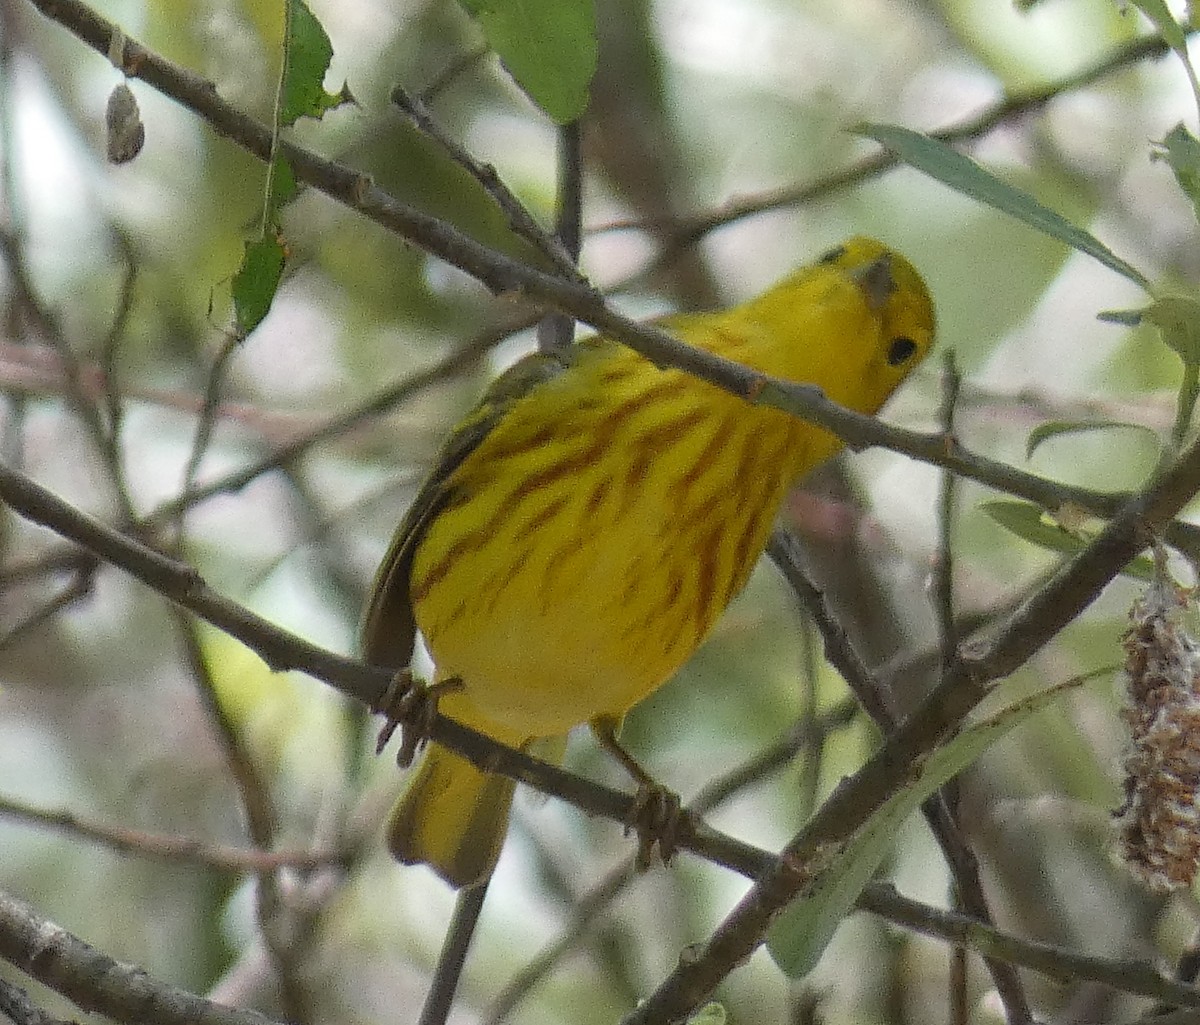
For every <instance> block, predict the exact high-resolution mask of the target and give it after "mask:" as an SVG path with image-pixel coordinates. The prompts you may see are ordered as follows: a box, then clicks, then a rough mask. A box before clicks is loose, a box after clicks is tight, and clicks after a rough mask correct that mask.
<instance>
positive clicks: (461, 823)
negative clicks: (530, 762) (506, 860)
mask: <svg viewBox="0 0 1200 1025" xmlns="http://www.w3.org/2000/svg"><path fill="white" fill-rule="evenodd" d="M513 787H514V784H513V781H512V780H511V779H506V778H505V777H504V776H496V775H493V774H492V773H487V772H480V771H479V770H478V769H477V768H475V766H473V765H472V764H471V763H470V762H468V761H467V760H466V759H465V758H460V757H459V756H458V755H456V754H453V753H452V752H450V751H447V750H446V749H445V748H444V747H440V746H438V745H437V744H430V745H429V749H428V750H427V751H426V752H425V756H424V758H423V759H422V761H421V764H420V766H419V767H418V769H417V774H416V776H415V778H414V779H413V781H412V783H410V784H409V786H408V789H407V790H405V792H404V794H403V795H402V796H401V798H400V801H399V802H398V803H397V805H396V807H395V808H394V809H393V811H392V817H391V820H390V821H389V823H388V847H389V849H390V850H391V852H392V854H393V855H395V857H396V859H397V860H398V861H402V862H404V863H405V864H406V865H413V864H427V865H429V866H430V868H432V869H433V870H434V871H435V872H437V874H438V875H440V876H441V877H442V878H443V879H445V880H446V882H448V883H449V884H450V885H451V886H469V885H471V884H472V883H477V882H480V881H482V880H483V879H484V878H485V877H486V876H488V875H489V874H490V873H491V871H492V869H493V868H495V866H496V859H497V858H499V857H500V848H501V847H502V846H503V844H504V834H505V832H506V831H507V830H508V811H509V807H510V806H511V805H512V797H513Z"/></svg>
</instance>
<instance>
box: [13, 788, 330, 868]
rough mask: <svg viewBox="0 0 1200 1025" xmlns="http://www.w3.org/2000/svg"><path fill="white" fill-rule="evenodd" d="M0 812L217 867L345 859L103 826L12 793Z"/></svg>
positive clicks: (119, 847) (108, 843)
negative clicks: (38, 805) (225, 844)
mask: <svg viewBox="0 0 1200 1025" xmlns="http://www.w3.org/2000/svg"><path fill="white" fill-rule="evenodd" d="M0 818H5V819H12V820H15V821H17V822H25V823H27V824H29V825H31V826H40V827H43V828H49V829H57V830H61V831H63V832H65V833H67V834H69V835H70V836H72V837H74V838H76V839H79V840H84V841H87V842H88V843H96V844H100V845H101V846H104V847H107V848H109V849H110V850H114V851H118V852H119V853H121V854H129V855H134V856H136V857H139V858H154V859H156V860H161V861H167V862H171V863H173V864H185V865H196V866H199V867H202V868H209V869H216V870H218V871H221V872H266V871H273V870H275V869H279V868H295V869H303V870H309V869H317V868H328V867H342V866H344V865H345V862H346V853H345V852H343V851H333V850H324V851H322V850H314V851H261V850H253V849H244V848H237V847H226V846H222V845H220V844H212V843H208V842H206V841H202V840H197V839H195V838H193V837H189V836H163V835H161V834H158V833H146V832H143V831H142V830H138V829H126V828H125V827H123V826H106V825H103V824H102V823H99V822H93V821H91V820H90V819H86V818H83V817H82V816H79V815H76V814H75V813H74V812H70V811H52V810H49V809H46V808H37V807H35V806H33V805H31V804H26V803H25V802H23V801H17V800H15V799H13V798H11V797H0Z"/></svg>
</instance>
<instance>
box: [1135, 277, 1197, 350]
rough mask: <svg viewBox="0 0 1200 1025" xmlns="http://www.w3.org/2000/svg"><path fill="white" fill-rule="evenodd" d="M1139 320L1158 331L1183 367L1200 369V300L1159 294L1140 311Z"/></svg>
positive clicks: (1191, 297) (1195, 297)
mask: <svg viewBox="0 0 1200 1025" xmlns="http://www.w3.org/2000/svg"><path fill="white" fill-rule="evenodd" d="M1142 320H1145V321H1149V322H1150V323H1151V324H1153V325H1154V326H1155V327H1156V328H1158V333H1159V334H1160V335H1161V336H1162V340H1163V342H1165V343H1166V345H1167V346H1168V347H1170V348H1171V349H1174V350H1175V352H1177V353H1178V354H1179V358H1180V359H1181V360H1183V362H1184V365H1185V366H1189V367H1195V366H1200V297H1197V296H1194V295H1160V296H1159V297H1158V298H1156V299H1155V300H1154V302H1152V303H1151V304H1150V305H1149V306H1147V307H1146V308H1145V309H1144V310H1142Z"/></svg>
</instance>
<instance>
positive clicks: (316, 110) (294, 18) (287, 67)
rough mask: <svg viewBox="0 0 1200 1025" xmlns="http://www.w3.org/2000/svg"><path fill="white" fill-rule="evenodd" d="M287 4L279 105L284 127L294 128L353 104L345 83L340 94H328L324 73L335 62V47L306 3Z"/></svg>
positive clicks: (290, 0) (292, 1)
mask: <svg viewBox="0 0 1200 1025" xmlns="http://www.w3.org/2000/svg"><path fill="white" fill-rule="evenodd" d="M287 3H288V14H289V17H288V33H287V42H286V46H285V47H284V61H285V63H284V68H283V92H282V95H281V98H280V105H279V123H280V124H281V125H293V124H295V123H296V121H297V120H298V119H299V118H302V117H315V118H320V117H322V116H323V115H324V113H325V112H326V111H327V110H333V109H334V108H335V107H340V106H342V104H344V103H353V102H354V97H353V96H351V95H350V90H349V88H348V87H347V86H346V85H344V84H343V86H342V88H341V89H340V90H339V91H338V92H337V93H330V92H326V91H325V73H326V72H327V71H328V70H329V62H330V61H331V60H332V59H333V45H332V44H331V43H330V42H329V36H328V35H327V34H326V32H325V29H324V28H322V27H321V23H320V22H319V21H317V19H316V18H315V17H314V16H313V13H312V11H310V10H309V9H308V5H307V4H305V2H304V0H287Z"/></svg>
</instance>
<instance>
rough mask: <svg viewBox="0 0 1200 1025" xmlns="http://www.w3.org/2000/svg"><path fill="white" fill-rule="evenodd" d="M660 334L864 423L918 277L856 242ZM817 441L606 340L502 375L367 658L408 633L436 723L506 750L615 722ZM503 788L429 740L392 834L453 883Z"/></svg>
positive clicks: (432, 486)
mask: <svg viewBox="0 0 1200 1025" xmlns="http://www.w3.org/2000/svg"><path fill="white" fill-rule="evenodd" d="M658 325H659V326H660V327H662V328H663V329H665V330H666V331H668V332H670V333H671V334H673V335H675V336H677V337H679V338H681V339H683V340H684V341H686V342H688V343H689V344H691V345H693V346H696V347H697V348H700V349H707V350H708V351H710V352H713V353H716V354H718V355H721V356H724V357H726V358H728V359H732V360H736V361H738V362H740V363H744V364H746V365H748V366H750V367H754V368H756V369H758V370H761V371H763V372H764V373H766V374H770V375H773V376H777V377H781V378H786V379H788V380H792V381H802V382H809V383H812V384H815V385H817V386H819V387H820V388H821V389H822V390H823V391H824V392H825V394H826V395H827V396H828V397H829V398H831V399H833V400H834V401H835V402H838V403H841V404H842V405H844V406H848V407H850V408H851V409H856V410H859V411H861V412H864V413H874V412H875V411H876V410H878V409H879V407H880V406H881V405H882V404H883V403H884V401H885V400H886V399H887V397H888V396H889V395H890V394H891V393H892V391H893V389H895V387H896V386H897V385H898V384H900V382H901V381H903V380H904V378H905V377H906V376H907V375H908V374H909V372H910V371H911V370H912V369H913V367H915V366H916V365H917V364H918V363H919V362H920V361H921V359H922V358H923V357H924V356H925V354H926V353H927V352H928V350H929V347H930V345H931V344H932V342H933V329H934V316H933V307H932V303H931V301H930V298H929V294H928V292H927V291H926V288H925V284H924V282H923V281H922V280H921V278H920V276H919V275H918V273H917V272H916V270H914V268H913V267H912V265H911V264H909V263H908V261H907V260H905V259H904V258H903V257H902V256H900V255H899V254H897V253H895V252H892V251H891V250H889V249H887V248H886V247H885V246H883V245H882V244H881V243H879V242H876V241H874V240H872V239H867V238H854V239H851V240H849V241H848V242H846V243H845V244H844V245H842V246H839V247H838V248H836V249H834V250H832V251H831V252H829V253H826V254H825V255H824V256H823V257H821V259H820V260H818V261H817V262H816V263H814V264H812V265H811V266H809V267H805V268H803V269H801V270H799V271H797V272H795V273H794V274H792V275H791V276H789V277H787V278H785V279H784V280H783V281H781V282H780V283H779V284H777V285H775V286H774V287H773V288H771V289H770V290H769V291H767V292H765V293H763V294H762V295H761V296H759V297H758V298H756V299H752V300H750V301H749V302H747V303H745V304H743V305H741V306H737V307H734V308H733V309H730V310H725V311H722V312H715V313H699V314H683V315H676V316H670V317H665V318H663V319H661V320H659V321H658ZM839 445H840V443H839V441H838V440H837V439H836V438H835V437H834V436H833V435H831V434H829V433H828V432H826V431H824V430H822V429H820V428H818V427H815V426H813V425H811V424H808V423H805V422H803V421H801V420H798V419H796V418H794V417H791V416H788V415H787V414H785V413H782V412H780V411H778V410H776V409H771V408H767V407H756V406H752V405H750V404H748V403H746V402H744V401H743V400H741V399H739V398H736V397H735V396H733V395H730V394H729V393H727V392H724V391H722V390H721V389H719V388H717V387H715V386H713V385H711V384H707V383H705V382H703V381H699V380H697V379H696V378H694V377H692V376H690V375H688V374H686V373H684V372H683V371H680V370H674V369H660V368H658V367H656V366H655V365H654V364H653V363H651V362H650V361H648V360H646V359H645V358H643V357H642V356H639V355H638V354H637V353H636V352H634V351H632V350H631V349H628V348H625V347H624V346H622V345H619V344H617V343H616V342H613V341H610V340H608V339H606V338H588V339H585V340H583V341H581V342H578V343H576V344H575V345H573V346H571V347H570V348H569V349H568V350H567V351H566V352H565V353H563V354H561V355H549V354H537V355H533V356H529V357H526V358H525V359H523V360H521V361H520V362H518V363H517V364H516V365H515V366H514V367H513V368H512V369H510V370H509V371H508V372H507V373H505V374H503V375H502V376H501V377H499V378H498V379H497V380H496V382H495V383H494V384H493V385H492V387H491V388H490V389H489V390H488V392H487V394H486V395H485V396H484V398H483V400H482V402H481V403H480V405H479V406H478V407H477V408H476V409H475V411H474V412H473V413H472V414H471V415H470V416H469V417H468V418H467V419H466V420H465V421H464V422H463V423H462V424H461V425H460V426H459V427H458V428H457V429H456V430H455V431H454V433H453V434H451V436H450V437H449V439H448V440H447V442H446V444H445V445H444V447H443V448H442V451H441V453H440V455H439V458H438V461H437V465H436V467H435V468H434V470H433V472H432V474H431V475H430V476H429V478H428V480H426V482H425V484H424V486H423V487H422V488H421V490H420V492H419V494H418V495H417V498H416V500H415V501H414V503H413V505H412V507H411V508H410V509H409V510H408V513H407V515H406V516H405V518H404V521H403V523H402V524H401V525H400V528H399V530H398V531H397V534H396V537H395V539H394V540H393V542H392V545H391V548H390V550H389V552H388V554H387V557H386V558H385V559H384V561H383V565H382V566H381V567H380V570H379V573H378V576H377V577H376V580H375V584H374V587H373V590H372V594H371V597H370V600H369V603H368V606H367V610H366V616H365V620H364V638H363V639H364V654H365V656H366V658H367V660H368V661H369V662H371V663H373V664H375V665H380V666H385V667H388V668H393V669H398V668H402V667H404V666H406V665H408V662H409V659H410V657H411V654H412V646H413V640H414V623H415V627H417V628H419V629H420V631H421V633H422V635H423V636H424V638H425V642H426V645H427V647H428V649H429V651H430V654H431V655H432V657H433V660H434V663H435V665H436V669H437V673H436V678H435V679H436V680H438V681H447V680H458V681H461V683H459V684H456V685H455V686H454V687H451V688H447V689H446V690H445V693H444V695H443V696H442V697H441V698H440V701H439V709H440V711H442V712H443V713H445V714H446V715H447V716H449V717H450V718H452V719H456V720H458V721H459V722H462V723H465V724H467V725H469V726H472V727H474V728H475V729H477V730H480V731H481V732H483V733H486V734H489V735H491V736H493V737H495V738H496V739H497V740H500V741H502V742H503V743H505V744H509V745H512V746H515V747H522V746H528V745H530V744H531V743H532V742H534V741H535V740H538V739H541V738H555V737H561V736H563V735H565V734H566V733H567V731H569V730H570V729H571V728H572V727H574V726H577V725H579V724H581V723H585V722H590V723H592V724H593V726H594V727H596V728H597V732H598V734H601V735H607V736H611V732H610V731H611V729H612V727H613V726H614V725H615V724H619V722H620V720H621V718H622V716H624V714H625V713H626V712H627V711H628V710H629V709H630V708H632V707H633V706H634V705H635V704H637V703H638V702H639V701H641V700H642V699H643V698H644V697H646V696H647V695H648V694H650V693H651V692H652V691H654V690H655V689H656V688H657V687H659V686H660V685H661V684H662V683H664V682H665V681H666V680H667V679H669V678H670V677H671V676H672V674H674V673H675V671H676V670H677V669H678V668H679V667H680V666H681V665H683V663H684V662H685V661H686V660H687V659H688V657H689V656H690V655H691V654H692V652H693V651H695V650H696V647H697V646H698V645H699V644H700V642H701V641H702V640H703V639H704V637H705V635H706V634H707V633H708V632H709V630H710V629H711V627H712V626H713V623H714V622H715V621H716V619H717V617H718V616H720V614H721V612H722V611H723V610H724V608H725V606H726V605H727V604H728V603H729V600H730V599H731V598H732V597H733V596H734V595H735V594H736V593H737V592H738V590H739V589H740V588H741V587H742V585H743V584H745V582H746V579H747V577H749V575H750V571H751V570H752V569H753V567H754V564H755V561H756V560H757V559H758V557H759V555H761V554H762V550H763V548H764V546H765V544H766V541H767V536H768V534H769V532H770V530H771V526H772V522H773V520H774V519H775V515H776V512H777V511H778V509H779V506H780V503H781V502H782V500H783V498H784V496H785V495H786V493H787V491H788V488H789V487H790V486H791V484H792V483H793V482H794V481H795V480H796V479H797V478H798V477H799V476H800V475H802V474H804V473H805V472H807V471H808V470H811V469H812V468H813V467H814V466H816V465H817V464H818V463H820V462H822V461H823V460H825V459H826V458H828V457H829V456H830V455H831V454H832V453H833V452H835V451H836V450H837V449H838V447H839ZM512 794H513V783H512V781H510V780H508V779H505V778H503V777H500V776H495V775H491V774H487V773H483V772H480V771H479V770H478V769H476V768H474V767H473V766H472V765H471V764H470V763H469V762H467V761H466V760H464V759H462V758H460V757H459V756H457V755H455V754H453V753H452V752H450V751H448V750H446V749H444V748H441V747H439V746H438V745H436V744H433V745H430V747H429V749H428V751H427V752H426V754H425V755H424V758H423V761H422V762H421V765H420V767H419V769H418V770H417V774H416V776H415V778H414V780H413V781H412V782H411V784H410V785H409V786H408V788H407V789H406V791H405V793H404V794H403V796H402V797H401V799H400V801H399V803H398V804H397V806H396V809H395V810H394V812H393V814H392V819H391V823H390V827H389V846H390V848H391V850H392V852H393V854H395V856H396V857H397V858H398V859H399V860H400V861H402V862H406V863H414V862H424V863H427V864H429V865H430V866H431V867H432V868H433V869H434V870H435V871H437V872H438V874H440V875H441V876H442V877H443V878H444V879H445V880H446V881H448V882H449V883H451V884H452V885H455V886H462V885H466V884H470V883H473V882H475V881H478V880H480V879H482V878H484V877H485V876H486V875H487V874H488V873H489V872H490V871H491V870H492V868H493V867H494V865H495V862H496V859H497V857H498V856H499V853H500V848H501V846H502V844H503V842H504V834H505V831H506V829H507V826H508V813H509V806H510V804H511V801H512Z"/></svg>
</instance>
